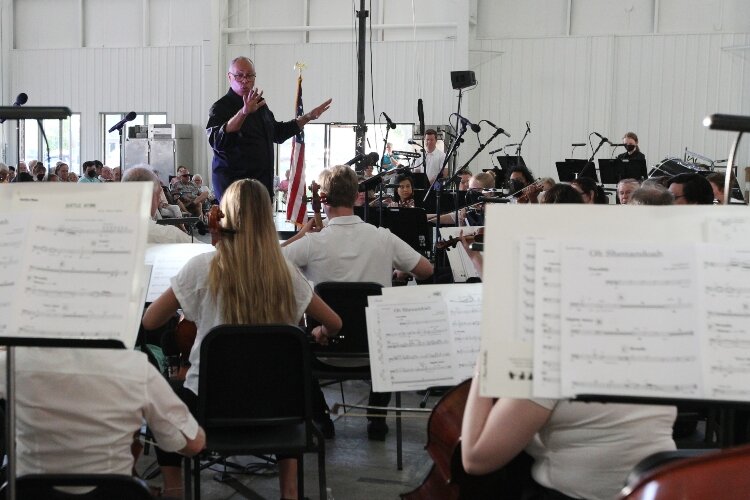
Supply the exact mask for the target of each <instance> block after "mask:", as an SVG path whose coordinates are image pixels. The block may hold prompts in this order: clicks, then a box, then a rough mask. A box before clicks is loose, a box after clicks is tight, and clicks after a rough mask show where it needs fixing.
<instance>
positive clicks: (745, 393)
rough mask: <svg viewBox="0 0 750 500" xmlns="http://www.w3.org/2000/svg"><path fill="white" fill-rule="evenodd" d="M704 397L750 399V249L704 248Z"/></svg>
mask: <svg viewBox="0 0 750 500" xmlns="http://www.w3.org/2000/svg"><path fill="white" fill-rule="evenodd" d="M698 252H699V254H698V255H699V262H701V263H702V265H703V272H702V273H700V290H701V291H702V295H701V301H700V316H701V321H700V324H701V326H702V329H703V332H704V333H703V335H702V336H701V352H702V353H703V376H704V380H705V387H706V389H705V390H706V394H705V397H708V398H712V399H723V400H730V401H732V400H736V401H740V400H741V401H748V400H750V385H748V380H749V379H748V377H749V376H750V247H747V246H746V247H741V248H738V247H727V246H719V245H701V246H699V248H698Z"/></svg>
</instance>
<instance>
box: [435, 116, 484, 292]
mask: <svg viewBox="0 0 750 500" xmlns="http://www.w3.org/2000/svg"><path fill="white" fill-rule="evenodd" d="M465 133H466V127H465V126H464V127H461V130H460V132H459V133H458V137H456V140H455V141H453V144H451V147H450V148H449V149H448V151H447V152H446V153H445V159H444V160H443V166H442V168H441V169H440V172H439V173H438V177H437V179H436V180H435V183H434V184H433V186H430V187H429V189H427V196H429V195H430V190H431V189H433V187H434V189H435V213H436V214H437V217H436V218H435V235H436V238H435V241H434V242H433V245H432V256H433V258H434V259H435V265H434V267H433V271H432V280H433V282H435V283H437V280H438V275H437V270H438V259H437V255H436V253H437V243H438V242H437V240H438V238H439V236H440V195H441V194H442V191H443V183H444V180H443V179H441V178H440V176H441V175H442V173H443V171H444V170H445V167H446V165H448V161H449V160H450V157H451V156H453V155H454V154H455V153H456V152H457V151H458V148H459V146H460V145H461V143H462V142H463V136H464V134H465ZM475 156H476V155H475ZM425 171H427V167H426V166H425ZM451 179H452V177H451ZM427 196H425V198H424V199H425V201H426V200H427ZM456 222H458V220H456Z"/></svg>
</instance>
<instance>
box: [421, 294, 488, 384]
mask: <svg viewBox="0 0 750 500" xmlns="http://www.w3.org/2000/svg"><path fill="white" fill-rule="evenodd" d="M412 288H414V287H412ZM443 298H444V300H445V303H446V304H447V306H448V318H449V326H450V331H451V337H452V340H453V346H454V349H455V353H456V356H455V366H454V377H453V380H454V383H456V384H459V383H461V382H463V381H464V380H466V379H467V378H471V377H472V375H473V374H474V366H475V365H476V362H477V356H479V347H480V344H481V341H482V335H481V331H480V325H481V323H482V284H481V283H469V284H464V285H458V284H453V285H447V286H445V288H444V290H443Z"/></svg>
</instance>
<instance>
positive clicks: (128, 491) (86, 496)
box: [16, 474, 151, 500]
mask: <svg viewBox="0 0 750 500" xmlns="http://www.w3.org/2000/svg"><path fill="white" fill-rule="evenodd" d="M91 487H94V488H95V489H94V490H90V488H91ZM59 488H65V489H62V490H61V489H59ZM72 488H75V489H72ZM79 488H85V489H83V490H80V489H79ZM80 491H84V492H85V493H80ZM16 498H23V499H24V500H75V499H80V500H150V499H151V493H150V492H149V490H148V487H147V486H146V484H145V483H144V482H143V481H141V480H140V479H138V478H135V477H132V476H125V475H121V474H29V475H26V476H22V477H19V478H18V479H16Z"/></svg>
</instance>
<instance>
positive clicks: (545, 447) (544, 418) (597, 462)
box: [461, 372, 677, 499]
mask: <svg viewBox="0 0 750 500" xmlns="http://www.w3.org/2000/svg"><path fill="white" fill-rule="evenodd" d="M477 373H478V372H477ZM676 413H677V412H676V409H675V408H674V407H673V406H650V405H629V404H615V403H607V404H604V403H584V402H575V401H564V400H554V399H510V398H500V399H497V400H495V399H494V398H488V397H482V396H480V395H479V384H478V380H477V377H476V376H475V377H474V380H473V381H472V385H471V389H470V391H469V397H468V400H467V402H466V410H465V412H464V419H463V425H462V429H461V445H462V449H461V457H462V460H463V465H464V468H465V469H466V472H468V473H469V474H476V475H481V474H487V473H490V472H492V471H494V470H497V469H500V468H501V467H503V466H504V465H506V464H507V463H508V462H510V461H511V460H512V459H513V458H514V457H515V456H516V455H518V454H519V453H520V452H521V451H526V453H528V454H529V455H531V457H532V458H533V459H534V464H533V465H532V468H531V475H532V477H533V480H534V483H535V484H534V485H533V486H532V487H531V489H532V490H534V491H533V493H532V492H528V493H527V494H528V495H529V496H526V497H524V498H538V499H546V498H549V499H552V498H554V499H563V498H586V499H610V498H614V497H615V496H616V494H617V492H618V491H619V490H620V489H621V488H622V486H623V484H624V482H625V479H626V477H627V475H628V473H629V472H630V471H631V470H632V468H633V467H634V466H635V464H637V463H638V462H639V461H641V460H642V459H644V458H646V457H647V456H649V455H651V454H653V453H657V452H661V451H670V450H674V449H675V444H674V441H673V440H672V424H673V423H674V420H675V416H676ZM561 495H562V496H561Z"/></svg>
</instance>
